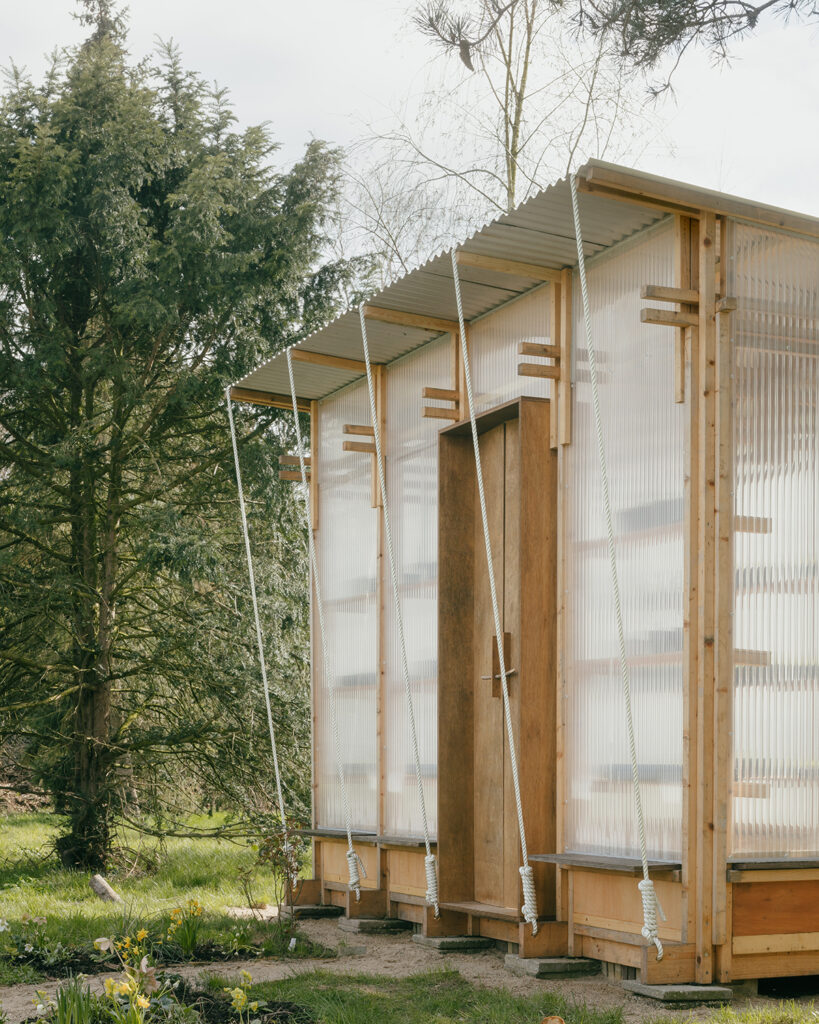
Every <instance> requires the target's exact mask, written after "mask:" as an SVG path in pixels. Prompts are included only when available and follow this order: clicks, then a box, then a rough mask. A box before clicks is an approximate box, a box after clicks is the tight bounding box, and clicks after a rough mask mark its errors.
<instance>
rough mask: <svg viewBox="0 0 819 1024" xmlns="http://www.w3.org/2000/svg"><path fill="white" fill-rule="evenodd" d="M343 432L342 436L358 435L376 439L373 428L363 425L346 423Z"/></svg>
mask: <svg viewBox="0 0 819 1024" xmlns="http://www.w3.org/2000/svg"><path fill="white" fill-rule="evenodd" d="M341 432H342V434H357V435H360V436H361V437H375V430H374V429H373V427H368V426H366V425H365V424H363V423H360V424H359V423H345V424H344V426H343V427H342V428H341Z"/></svg>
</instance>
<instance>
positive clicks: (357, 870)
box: [347, 848, 367, 903]
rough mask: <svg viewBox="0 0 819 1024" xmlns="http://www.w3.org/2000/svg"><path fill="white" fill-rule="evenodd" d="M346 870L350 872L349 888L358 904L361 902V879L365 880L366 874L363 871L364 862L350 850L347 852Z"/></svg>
mask: <svg viewBox="0 0 819 1024" xmlns="http://www.w3.org/2000/svg"><path fill="white" fill-rule="evenodd" d="M347 869H348V871H349V872H350V888H351V889H352V890H353V892H354V893H355V900H356V903H358V902H359V901H360V900H361V877H362V876H363V877H364V878H366V877H367V872H366V871H365V870H364V862H363V861H362V859H361V858H360V857H359V856H358V854H357V853H356V852H355V850H353V849H352V848H350V849H349V850H348V851H347Z"/></svg>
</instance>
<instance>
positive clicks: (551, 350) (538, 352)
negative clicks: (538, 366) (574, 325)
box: [518, 302, 560, 359]
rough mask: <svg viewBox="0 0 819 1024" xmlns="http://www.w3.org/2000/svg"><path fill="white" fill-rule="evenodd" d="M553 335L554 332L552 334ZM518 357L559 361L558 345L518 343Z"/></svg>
mask: <svg viewBox="0 0 819 1024" xmlns="http://www.w3.org/2000/svg"><path fill="white" fill-rule="evenodd" d="M557 317H558V323H559V322H560V303H559V302H558V304H557ZM553 333H554V332H553ZM518 355H519V356H539V357H540V358H541V359H560V345H538V344H536V343H535V342H533V341H519V342H518Z"/></svg>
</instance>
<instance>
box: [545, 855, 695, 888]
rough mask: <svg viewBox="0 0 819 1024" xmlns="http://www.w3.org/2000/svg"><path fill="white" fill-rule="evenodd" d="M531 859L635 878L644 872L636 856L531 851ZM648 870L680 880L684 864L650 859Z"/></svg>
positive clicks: (653, 873)
mask: <svg viewBox="0 0 819 1024" xmlns="http://www.w3.org/2000/svg"><path fill="white" fill-rule="evenodd" d="M529 860H531V861H534V862H535V863H541V864H557V865H559V866H560V867H566V868H582V869H583V870H584V871H616V872H618V873H619V874H625V875H633V876H634V877H635V878H638V877H639V876H640V875H642V873H643V866H642V863H641V862H640V861H639V860H638V859H637V858H636V857H601V856H598V855H597V854H593V853H531V854H529ZM648 871H649V874H651V875H670V876H671V880H672V881H679V879H680V878H681V877H682V864H681V863H679V862H678V861H671V860H650V861H649V862H648Z"/></svg>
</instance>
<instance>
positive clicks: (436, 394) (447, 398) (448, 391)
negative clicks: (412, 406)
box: [421, 388, 460, 402]
mask: <svg viewBox="0 0 819 1024" xmlns="http://www.w3.org/2000/svg"><path fill="white" fill-rule="evenodd" d="M421 397H422V398H432V399H435V400H436V401H439V402H458V401H460V394H459V393H458V391H457V390H456V389H455V388H424V389H423V390H422V391H421Z"/></svg>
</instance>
